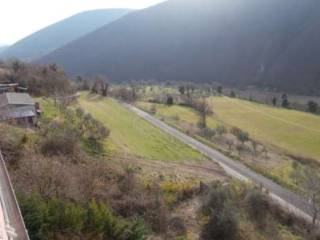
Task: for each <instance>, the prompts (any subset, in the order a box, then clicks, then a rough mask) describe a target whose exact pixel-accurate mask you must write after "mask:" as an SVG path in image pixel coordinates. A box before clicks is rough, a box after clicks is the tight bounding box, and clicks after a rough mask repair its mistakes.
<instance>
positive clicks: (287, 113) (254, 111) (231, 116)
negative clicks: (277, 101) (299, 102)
mask: <svg viewBox="0 0 320 240" xmlns="http://www.w3.org/2000/svg"><path fill="white" fill-rule="evenodd" d="M210 100H211V103H212V106H213V109H214V112H215V116H214V117H215V118H216V119H217V120H219V121H222V122H224V123H226V124H228V125H231V126H237V127H239V128H241V129H243V130H245V131H248V132H249V133H250V135H251V136H253V137H254V138H256V139H258V140H260V141H261V142H264V143H266V144H270V145H273V146H276V147H279V148H281V149H283V150H285V151H287V152H289V153H292V154H295V155H298V156H304V157H310V158H315V159H318V160H320V117H319V116H315V115H312V114H308V113H304V112H299V111H294V110H286V109H282V108H273V107H269V106H266V105H262V104H257V103H252V102H248V101H243V100H239V99H231V98H227V97H212V98H210Z"/></svg>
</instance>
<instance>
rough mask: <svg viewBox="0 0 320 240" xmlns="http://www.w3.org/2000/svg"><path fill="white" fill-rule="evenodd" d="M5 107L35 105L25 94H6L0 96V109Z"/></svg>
mask: <svg viewBox="0 0 320 240" xmlns="http://www.w3.org/2000/svg"><path fill="white" fill-rule="evenodd" d="M5 105H35V102H34V101H33V99H32V98H31V97H30V95H29V94H27V93H14V92H8V93H3V94H1V95H0V107H1V106H5Z"/></svg>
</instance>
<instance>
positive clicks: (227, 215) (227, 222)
mask: <svg viewBox="0 0 320 240" xmlns="http://www.w3.org/2000/svg"><path fill="white" fill-rule="evenodd" d="M238 225H239V223H238V218H237V216H236V214H235V209H234V208H233V207H232V206H224V207H223V208H222V210H221V211H220V212H219V213H217V214H213V215H212V216H210V219H209V221H208V223H207V224H206V225H205V226H204V228H203V230H202V233H201V235H202V238H203V239H208V240H209V239H210V240H233V239H237V235H238Z"/></svg>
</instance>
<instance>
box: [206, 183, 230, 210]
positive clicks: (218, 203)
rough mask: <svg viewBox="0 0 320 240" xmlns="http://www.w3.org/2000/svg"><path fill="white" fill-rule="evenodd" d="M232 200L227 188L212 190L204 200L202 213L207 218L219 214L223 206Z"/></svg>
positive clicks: (220, 187) (219, 187)
mask: <svg viewBox="0 0 320 240" xmlns="http://www.w3.org/2000/svg"><path fill="white" fill-rule="evenodd" d="M232 198H233V196H232V194H231V192H230V190H229V189H228V188H226V187H222V186H218V187H214V188H212V189H211V190H210V191H209V193H208V195H207V196H206V198H205V200H204V204H203V207H202V210H203V213H204V214H205V215H207V216H208V215H211V214H217V213H219V212H220V211H222V210H223V208H224V204H225V203H226V202H227V201H228V200H230V199H232Z"/></svg>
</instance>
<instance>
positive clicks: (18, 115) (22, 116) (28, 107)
mask: <svg viewBox="0 0 320 240" xmlns="http://www.w3.org/2000/svg"><path fill="white" fill-rule="evenodd" d="M36 117H37V110H36V103H35V102H34V101H33V99H32V98H31V96H30V95H29V94H27V93H16V92H6V93H2V94H0V121H8V122H11V121H16V122H17V123H20V124H24V125H27V126H30V125H33V124H34V123H35V118H36Z"/></svg>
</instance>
